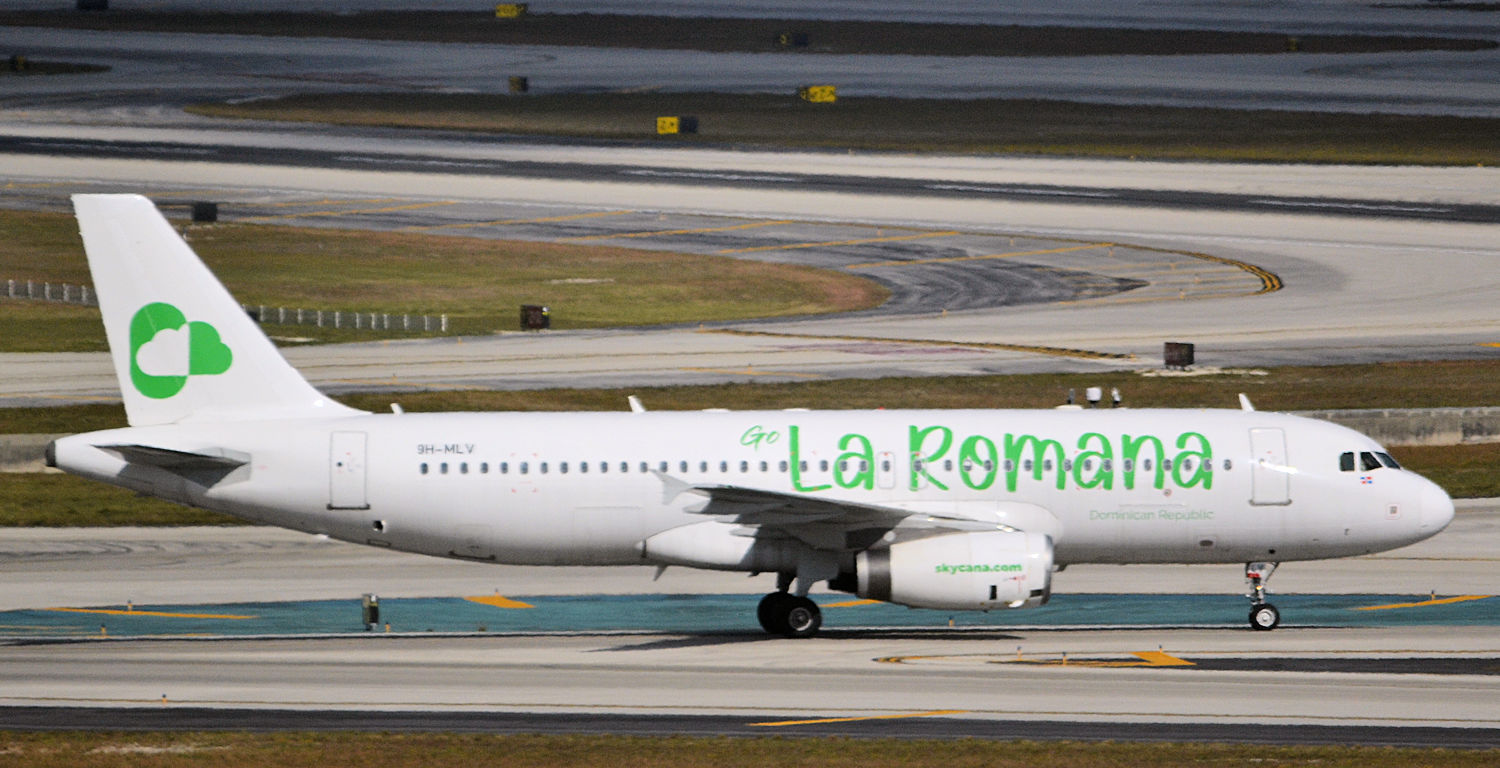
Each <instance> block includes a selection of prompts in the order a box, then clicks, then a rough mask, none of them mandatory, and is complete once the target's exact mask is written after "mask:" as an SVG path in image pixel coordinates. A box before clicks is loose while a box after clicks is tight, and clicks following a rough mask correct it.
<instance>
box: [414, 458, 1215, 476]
mask: <svg viewBox="0 0 1500 768" xmlns="http://www.w3.org/2000/svg"><path fill="white" fill-rule="evenodd" d="M757 463H758V464H759V468H760V471H761V472H769V471H771V463H770V462H768V461H761V462H757ZM851 463H853V462H849V461H841V462H839V463H838V464H839V471H840V472H848V471H849V467H850V464H851ZM1122 463H1123V469H1124V470H1125V471H1126V472H1134V471H1135V460H1134V459H1125V460H1124V461H1123V462H1122ZM829 464H830V462H829V461H828V460H827V459H823V460H821V461H819V462H818V471H820V472H827V471H828V468H829ZM857 464H858V467H859V471H860V472H866V471H868V470H869V464H868V463H867V462H865V461H862V460H861V461H859V462H857ZM953 464H954V462H953V460H952V459H944V460H943V463H942V467H943V471H945V472H952V471H953ZM596 466H597V468H598V471H599V474H608V473H609V471H610V470H609V467H610V463H609V462H607V461H601V462H599V463H598V464H597V465H596ZM689 466H690V463H689V462H686V461H680V462H678V463H677V467H678V469H677V471H678V472H687V471H689V469H688V468H689ZM926 466H927V462H925V461H921V460H918V461H915V462H912V468H913V469H915V470H916V471H918V472H921V471H922V470H923V469H925V468H926ZM976 466H983V467H984V471H986V472H993V471H994V469H995V464H994V462H991V461H984V462H979V463H977V464H976V463H975V462H973V461H970V460H965V461H964V462H963V471H965V472H972V471H974V468H975V467H976ZM1053 466H1054V465H1053V463H1052V460H1051V459H1045V460H1043V461H1042V471H1044V472H1051V471H1052V468H1053ZM619 467H620V469H619V471H620V472H622V473H625V472H629V471H630V462H628V461H622V462H620V463H619ZM1193 467H1194V464H1193V460H1192V459H1184V460H1183V462H1182V469H1183V471H1186V472H1191V471H1193ZM1203 467H1204V469H1206V470H1208V471H1210V472H1212V471H1213V468H1214V466H1213V462H1211V461H1210V462H1204V464H1203ZM537 468H538V470H540V472H541V474H544V475H545V474H547V472H548V469H549V465H548V463H547V462H545V461H541V462H537ZM670 468H671V462H668V461H663V462H660V463H659V464H658V465H657V469H658V471H661V472H668V471H671V469H670ZM1035 468H1036V465H1035V464H1033V463H1032V460H1031V459H1026V460H1025V461H1023V462H1021V471H1022V472H1032V471H1034V470H1035ZM1062 468H1063V471H1064V472H1072V471H1073V460H1072V459H1064V460H1063V463H1062ZM1152 468H1153V466H1152V462H1151V459H1143V460H1142V461H1141V469H1142V470H1143V471H1145V472H1150V471H1152ZM1161 468H1162V471H1164V472H1170V471H1172V460H1171V459H1163V460H1162V462H1161ZM1233 468H1234V464H1233V462H1231V461H1230V460H1229V459H1225V460H1224V469H1225V470H1229V469H1233ZM437 469H438V474H440V475H446V474H448V462H446V461H445V462H442V463H440V464H438V465H437ZM510 469H511V467H510V462H508V461H502V462H499V463H498V464H496V465H495V470H496V471H497V472H498V473H500V474H502V475H508V474H510ZM739 469H740V472H741V473H742V474H748V473H749V472H750V471H751V462H749V461H741V462H740V463H739ZM789 469H790V465H789V464H788V463H787V462H786V461H785V460H782V461H779V462H777V464H776V471H777V472H780V473H783V474H785V473H786V472H787V471H788V470H789ZM478 470H479V474H481V475H487V474H489V472H490V463H489V462H488V461H481V462H479V464H478ZM798 470H799V471H802V472H807V471H808V470H809V462H807V461H802V462H799V465H798ZM1015 470H1016V464H1015V462H1014V461H1011V460H1010V459H1006V460H1005V462H1004V471H1006V472H1014V471H1015ZM1100 470H1101V471H1104V472H1111V471H1113V470H1114V463H1113V461H1112V460H1111V459H1103V460H1101V462H1100ZM419 471H420V472H421V473H422V474H424V475H425V474H428V473H429V472H430V471H431V467H430V466H429V465H428V463H427V462H425V461H424V462H422V464H421V466H420V467H419ZM557 471H558V472H559V473H560V474H564V475H566V474H568V462H566V461H560V462H558V464H557ZM578 471H579V472H580V473H581V474H588V472H589V463H588V462H587V461H580V462H578ZM650 471H651V464H650V462H645V461H643V462H641V463H640V472H641V473H642V474H645V473H647V472H650ZM698 471H699V472H708V471H709V462H706V461H700V462H698ZM719 471H720V472H721V473H727V472H729V462H727V461H721V462H719ZM880 471H881V472H890V471H891V460H890V459H882V460H881V461H880ZM1083 471H1085V472H1092V471H1094V460H1093V459H1084V460H1083ZM516 473H517V474H521V475H526V474H530V473H531V464H530V462H525V461H520V462H516ZM458 474H460V475H467V474H469V462H467V461H463V462H459V463H458Z"/></svg>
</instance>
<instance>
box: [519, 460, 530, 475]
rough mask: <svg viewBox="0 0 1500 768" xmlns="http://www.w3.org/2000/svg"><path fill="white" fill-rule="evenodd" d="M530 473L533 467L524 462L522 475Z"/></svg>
mask: <svg viewBox="0 0 1500 768" xmlns="http://www.w3.org/2000/svg"><path fill="white" fill-rule="evenodd" d="M530 471H531V465H530V464H528V463H527V462H524V461H523V462H521V474H523V475H524V474H527V473H529V472H530Z"/></svg>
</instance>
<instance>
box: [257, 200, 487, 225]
mask: <svg viewBox="0 0 1500 768" xmlns="http://www.w3.org/2000/svg"><path fill="white" fill-rule="evenodd" d="M457 204H458V201H457V200H437V201H434V202H430V203H411V204H409V205H391V206H387V207H385V208H357V209H355V210H352V211H304V212H302V213H277V214H273V215H270V216H252V217H250V218H248V219H240V220H239V221H240V222H256V221H274V220H276V219H310V218H314V217H317V216H357V215H359V214H362V213H393V212H395V211H414V210H417V209H418V208H435V207H437V206H440V205H457Z"/></svg>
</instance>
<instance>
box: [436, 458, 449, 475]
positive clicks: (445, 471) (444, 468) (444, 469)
mask: <svg viewBox="0 0 1500 768" xmlns="http://www.w3.org/2000/svg"><path fill="white" fill-rule="evenodd" d="M438 473H439V474H444V475H446V474H448V462H446V461H445V462H443V463H442V464H439V465H438Z"/></svg>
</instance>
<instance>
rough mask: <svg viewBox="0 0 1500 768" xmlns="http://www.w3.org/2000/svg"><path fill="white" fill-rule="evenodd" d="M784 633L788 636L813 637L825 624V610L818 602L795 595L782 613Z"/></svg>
mask: <svg viewBox="0 0 1500 768" xmlns="http://www.w3.org/2000/svg"><path fill="white" fill-rule="evenodd" d="M781 622H782V623H781V626H783V627H785V631H784V632H783V633H782V634H784V635H786V636H787V637H812V636H813V635H816V634H817V633H818V628H819V627H821V626H823V612H822V611H820V610H818V604H817V603H814V602H813V601H811V600H809V599H807V598H805V597H793V598H792V599H791V601H790V602H789V603H788V604H787V606H786V609H785V610H784V611H783V613H782V618H781Z"/></svg>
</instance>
